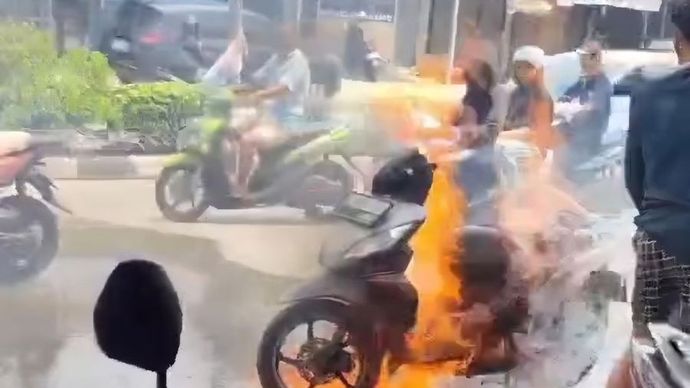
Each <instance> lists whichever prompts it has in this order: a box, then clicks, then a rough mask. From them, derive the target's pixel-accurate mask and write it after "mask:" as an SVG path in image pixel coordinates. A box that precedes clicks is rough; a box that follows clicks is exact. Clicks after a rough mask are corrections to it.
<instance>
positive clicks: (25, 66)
mask: <svg viewBox="0 0 690 388" xmlns="http://www.w3.org/2000/svg"><path fill="white" fill-rule="evenodd" d="M116 80H117V78H116V75H115V73H114V71H113V70H112V69H111V68H110V66H109V64H108V60H107V58H106V57H105V56H104V55H102V54H101V53H97V52H90V51H88V50H84V49H76V50H70V51H67V52H66V53H65V54H64V55H62V56H58V55H57V52H56V50H55V48H54V44H53V40H52V38H51V36H50V35H49V34H48V33H46V32H45V31H41V30H39V29H37V28H35V27H33V26H31V25H29V24H20V23H11V22H0V129H20V128H33V129H48V128H60V127H62V128H65V127H72V126H75V125H83V124H91V123H107V124H108V126H109V127H110V128H114V129H117V128H120V129H122V128H136V129H139V130H141V131H142V132H145V133H151V134H156V135H160V136H161V137H162V138H163V140H164V141H171V142H173V141H174V139H176V138H177V133H178V132H179V130H180V129H181V128H182V127H183V126H184V125H185V123H186V120H187V118H189V117H190V116H197V115H200V114H201V109H202V93H201V91H200V90H199V89H198V88H197V87H196V86H194V85H189V84H185V83H182V82H161V83H151V84H134V85H124V86H120V85H117V84H116V83H117V81H116Z"/></svg>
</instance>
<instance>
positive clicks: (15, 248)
mask: <svg viewBox="0 0 690 388" xmlns="http://www.w3.org/2000/svg"><path fill="white" fill-rule="evenodd" d="M44 235H45V231H44V230H43V225H41V223H40V221H38V220H33V221H32V222H30V223H29V224H28V225H27V226H26V227H25V228H24V229H22V230H20V231H18V232H15V233H0V252H1V253H0V258H1V260H0V271H2V273H3V274H7V273H16V272H21V271H24V270H26V269H28V268H29V267H30V266H31V263H32V261H33V259H34V257H35V256H36V255H37V254H38V252H39V251H40V249H41V246H42V245H43V244H42V243H43V237H44Z"/></svg>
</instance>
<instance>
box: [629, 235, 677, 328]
mask: <svg viewBox="0 0 690 388" xmlns="http://www.w3.org/2000/svg"><path fill="white" fill-rule="evenodd" d="M633 246H634V249H635V254H636V256H637V267H636V269H635V290H634V293H633V301H632V310H633V326H634V332H635V334H636V335H646V334H647V333H648V331H647V328H646V325H647V323H650V322H660V321H661V322H668V323H670V324H672V325H673V326H677V327H678V328H680V329H681V330H683V331H684V332H686V333H690V266H688V265H681V264H678V260H677V259H676V257H675V256H669V255H668V254H667V253H666V252H665V251H664V249H663V248H662V247H660V246H659V243H658V242H657V241H655V240H652V239H651V238H650V237H649V235H647V233H645V232H644V231H641V230H639V231H637V233H635V236H634V237H633Z"/></svg>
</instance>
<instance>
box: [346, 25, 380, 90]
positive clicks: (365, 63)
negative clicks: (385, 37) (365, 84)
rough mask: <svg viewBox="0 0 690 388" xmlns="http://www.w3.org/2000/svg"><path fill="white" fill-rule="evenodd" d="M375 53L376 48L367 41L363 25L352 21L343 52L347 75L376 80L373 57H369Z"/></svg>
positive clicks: (355, 78) (357, 78)
mask: <svg viewBox="0 0 690 388" xmlns="http://www.w3.org/2000/svg"><path fill="white" fill-rule="evenodd" d="M373 53H374V50H373V49H372V48H371V47H370V45H369V43H367V41H366V39H365V37H364V30H363V29H362V27H361V26H360V25H359V23H358V22H356V21H353V22H350V23H349V24H348V27H347V33H346V37H345V52H344V54H343V57H344V59H345V70H346V71H347V75H348V76H349V77H350V78H352V79H354V80H365V81H369V82H374V81H376V71H375V69H374V63H373V60H372V59H373V58H370V57H369V55H370V54H373Z"/></svg>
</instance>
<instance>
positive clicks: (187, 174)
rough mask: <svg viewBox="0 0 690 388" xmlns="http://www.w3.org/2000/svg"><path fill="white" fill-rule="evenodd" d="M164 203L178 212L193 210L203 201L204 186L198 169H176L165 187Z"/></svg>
mask: <svg viewBox="0 0 690 388" xmlns="http://www.w3.org/2000/svg"><path fill="white" fill-rule="evenodd" d="M164 197H165V203H166V205H167V206H168V207H169V208H170V209H172V210H174V211H176V212H179V213H186V212H189V211H193V210H194V209H196V208H198V207H199V206H200V205H201V204H202V203H203V198H204V187H203V183H202V180H201V172H200V171H199V170H176V171H174V172H172V173H171V174H170V177H169V178H168V180H167V182H166V184H165V187H164Z"/></svg>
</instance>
